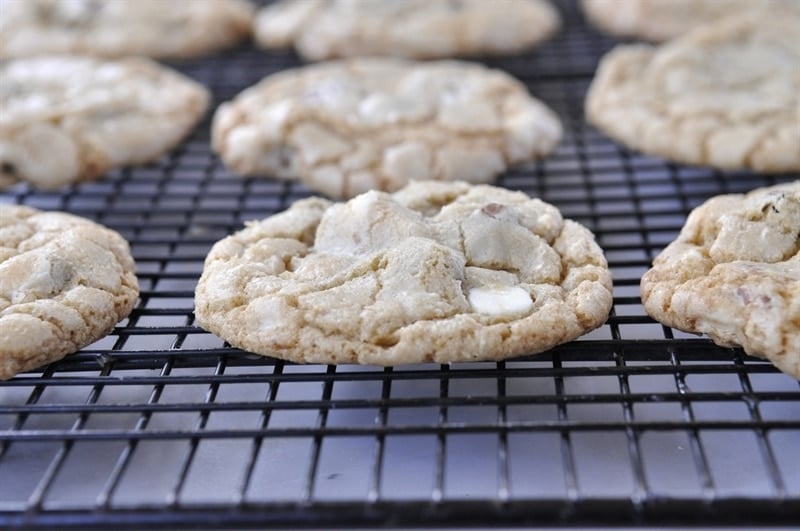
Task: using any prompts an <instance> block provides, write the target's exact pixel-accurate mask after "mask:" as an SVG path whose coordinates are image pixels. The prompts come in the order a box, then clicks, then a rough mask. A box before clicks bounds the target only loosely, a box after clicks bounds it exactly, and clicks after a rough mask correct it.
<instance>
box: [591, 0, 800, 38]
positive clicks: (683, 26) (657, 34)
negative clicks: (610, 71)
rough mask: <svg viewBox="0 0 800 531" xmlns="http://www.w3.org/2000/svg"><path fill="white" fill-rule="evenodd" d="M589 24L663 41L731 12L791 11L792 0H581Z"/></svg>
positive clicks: (799, 5)
mask: <svg viewBox="0 0 800 531" xmlns="http://www.w3.org/2000/svg"><path fill="white" fill-rule="evenodd" d="M581 7H582V9H583V13H584V15H585V16H586V18H587V19H588V20H589V22H591V23H592V25H594V26H596V27H598V28H599V29H601V30H603V31H605V32H607V33H610V34H612V35H616V36H618V37H638V38H642V39H645V40H648V41H666V40H669V39H672V38H675V37H677V36H679V35H682V34H683V33H686V32H687V31H689V30H692V29H694V28H696V27H697V26H700V25H702V24H707V23H713V22H716V21H718V20H719V19H720V18H724V17H726V16H728V15H730V14H732V13H741V12H743V11H748V10H755V9H763V10H767V11H772V12H774V11H776V10H793V11H794V12H795V13H800V3H798V2H797V1H796V0H666V1H665V0H582V1H581Z"/></svg>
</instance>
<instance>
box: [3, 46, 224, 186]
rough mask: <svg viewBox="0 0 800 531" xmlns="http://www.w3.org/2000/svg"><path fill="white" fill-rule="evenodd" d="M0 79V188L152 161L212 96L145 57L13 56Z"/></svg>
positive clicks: (86, 176) (57, 181)
mask: <svg viewBox="0 0 800 531" xmlns="http://www.w3.org/2000/svg"><path fill="white" fill-rule="evenodd" d="M0 79H2V83H0V108H2V112H0V188H3V187H5V186H10V185H12V184H14V183H16V182H18V181H27V182H29V183H30V184H32V185H33V186H35V187H37V188H43V189H52V188H58V187H61V186H64V185H66V184H71V183H76V182H81V181H88V180H92V179H96V178H98V177H100V176H102V175H103V174H105V173H106V172H107V171H108V170H110V169H111V168H113V167H116V166H121V165H126V164H138V163H143V162H148V161H152V160H156V159H158V158H159V157H160V156H161V155H162V154H164V153H165V152H167V151H168V150H169V149H171V148H172V147H174V146H175V145H177V144H178V143H179V142H180V141H181V140H182V139H183V138H184V137H185V136H186V135H187V134H188V133H189V131H190V130H191V129H192V128H193V127H194V125H195V124H196V123H197V122H198V121H199V120H200V118H201V117H202V116H203V114H204V113H205V111H206V108H207V106H208V100H209V95H208V91H206V89H205V88H204V87H202V86H201V85H200V84H198V83H196V82H195V81H192V80H191V79H189V78H187V77H185V76H183V75H182V74H179V73H178V72H175V71H173V70H170V69H168V68H166V67H163V66H160V65H158V64H157V63H154V62H152V61H150V60H148V59H123V60H119V61H106V60H102V59H92V58H88V57H72V56H54V57H38V58H30V59H17V60H13V61H8V62H6V63H3V64H0Z"/></svg>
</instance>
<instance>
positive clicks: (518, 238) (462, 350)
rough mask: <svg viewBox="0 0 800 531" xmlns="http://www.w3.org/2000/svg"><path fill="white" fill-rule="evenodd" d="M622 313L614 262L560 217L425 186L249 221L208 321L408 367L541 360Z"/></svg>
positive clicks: (233, 245) (210, 276) (205, 299)
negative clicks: (614, 311) (615, 307)
mask: <svg viewBox="0 0 800 531" xmlns="http://www.w3.org/2000/svg"><path fill="white" fill-rule="evenodd" d="M610 307H611V276H610V273H609V271H608V267H607V264H606V260H605V258H604V256H603V253H602V251H601V250H600V248H599V247H598V246H597V244H596V243H595V241H594V238H593V236H592V234H591V233H590V232H589V231H588V230H587V229H586V228H584V227H583V226H581V225H579V224H577V223H575V222H573V221H570V220H564V219H563V218H562V217H561V215H560V214H559V212H558V210H557V209H556V208H555V207H553V206H551V205H548V204H546V203H543V202H542V201H540V200H538V199H530V198H529V197H527V196H526V195H524V194H522V193H518V192H510V191H508V190H504V189H500V188H494V187H490V186H485V185H482V186H471V185H468V184H466V183H463V182H454V183H441V182H422V183H418V182H415V183H412V184H410V185H409V186H408V187H406V188H404V189H403V190H401V191H399V192H397V193H395V194H387V193H384V192H376V191H372V192H368V193H366V194H363V195H360V196H358V197H356V198H354V199H352V200H350V201H348V202H346V203H330V202H328V201H326V200H324V199H318V198H312V199H307V200H302V201H299V202H297V203H295V204H294V205H293V206H292V207H291V208H290V209H289V210H287V211H285V212H283V213H281V214H277V215H275V216H273V217H271V218H267V219H265V220H262V221H258V222H252V223H250V224H248V226H247V228H245V229H244V230H242V231H240V232H238V233H236V234H234V235H232V236H230V237H228V238H225V239H224V240H222V241H220V242H218V243H217V244H216V245H215V246H214V248H213V249H212V250H211V252H210V254H209V256H208V258H207V260H206V263H205V268H204V271H203V274H202V277H201V279H200V282H199V284H198V287H197V293H196V310H195V312H196V316H197V319H198V323H199V324H200V325H201V326H203V327H204V328H206V329H207V330H210V331H211V332H213V333H215V334H217V335H219V336H220V337H222V338H224V339H225V340H227V341H229V342H231V343H232V344H233V345H235V346H238V347H241V348H244V349H247V350H250V351H253V352H257V353H261V354H265V355H272V356H277V357H282V358H286V359H290V360H293V361H299V362H315V363H353V362H356V363H369V364H378V365H396V364H402V363H414V362H424V361H436V362H441V363H445V362H451V361H465V360H479V359H502V358H506V357H509V356H515V355H521V354H530V353H535V352H540V351H542V350H546V349H548V348H551V347H553V346H555V345H557V344H559V343H563V342H566V341H569V340H571V339H574V338H576V337H578V336H579V335H581V334H583V333H585V332H587V331H589V330H592V329H594V328H596V327H598V326H600V325H601V324H602V323H603V322H604V321H605V319H606V316H607V315H608V312H609V310H610Z"/></svg>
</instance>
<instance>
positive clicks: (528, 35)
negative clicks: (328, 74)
mask: <svg viewBox="0 0 800 531" xmlns="http://www.w3.org/2000/svg"><path fill="white" fill-rule="evenodd" d="M560 25H561V20H560V17H559V15H558V11H556V10H555V9H554V8H553V7H552V6H551V5H550V4H549V3H548V2H546V1H545V0H502V1H500V2H497V1H486V0H404V1H402V2H394V1H390V2H387V1H384V0H284V1H281V2H276V3H274V4H272V5H269V6H267V7H265V8H263V9H262V10H261V11H260V12H259V14H258V16H257V18H256V22H255V26H254V32H255V38H256V42H257V43H259V44H260V45H261V46H264V47H285V46H290V45H293V46H294V47H295V48H296V49H297V51H298V52H299V53H300V55H302V56H303V57H304V58H305V59H309V60H321V59H332V58H337V57H356V56H368V55H372V56H376V55H381V56H399V57H408V58H417V59H433V58H449V57H456V56H463V55H484V54H509V53H517V52H520V51H522V50H525V49H528V48H530V47H532V46H534V45H536V44H537V43H539V42H540V41H542V40H544V39H546V38H548V37H550V36H551V35H552V34H554V33H555V32H556V31H557V30H558V28H559V27H560Z"/></svg>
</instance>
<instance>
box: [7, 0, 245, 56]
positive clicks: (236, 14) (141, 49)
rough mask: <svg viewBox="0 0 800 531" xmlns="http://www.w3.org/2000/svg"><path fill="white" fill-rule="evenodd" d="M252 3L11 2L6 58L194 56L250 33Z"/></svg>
mask: <svg viewBox="0 0 800 531" xmlns="http://www.w3.org/2000/svg"><path fill="white" fill-rule="evenodd" d="M254 15H255V8H254V7H253V5H251V4H250V3H249V2H247V1H246V0H178V1H174V0H7V1H5V2H3V4H2V9H0V57H29V56H33V55H42V54H65V53H69V54H86V55H94V56H101V57H123V56H133V55H143V56H148V57H192V56H196V55H201V54H204V53H207V52H211V51H213V50H216V49H219V48H224V47H228V46H231V45H233V44H235V43H237V42H239V41H240V40H241V39H243V38H244V37H246V36H247V35H249V34H250V30H251V25H252V19H253V16H254Z"/></svg>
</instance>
